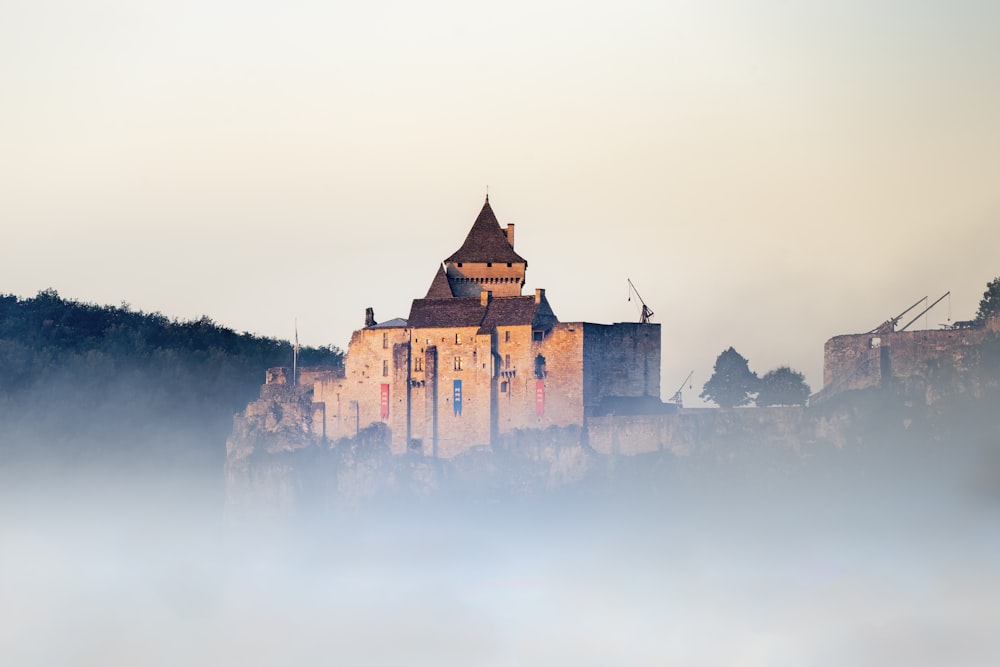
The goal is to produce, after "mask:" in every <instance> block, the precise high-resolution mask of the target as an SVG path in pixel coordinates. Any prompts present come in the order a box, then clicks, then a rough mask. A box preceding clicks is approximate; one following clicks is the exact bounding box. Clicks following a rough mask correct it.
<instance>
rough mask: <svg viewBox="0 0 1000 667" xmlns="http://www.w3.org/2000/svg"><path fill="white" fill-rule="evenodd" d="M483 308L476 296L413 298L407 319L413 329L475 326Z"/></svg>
mask: <svg viewBox="0 0 1000 667" xmlns="http://www.w3.org/2000/svg"><path fill="white" fill-rule="evenodd" d="M485 310H486V309H485V308H483V307H482V305H481V304H480V302H479V299H478V298H476V297H451V298H447V299H414V300H413V305H411V306H410V317H409V318H407V321H408V322H409V323H410V326H411V327H412V328H414V329H425V328H426V329H445V328H449V327H475V326H479V324H480V322H482V321H483V312H484V311H485Z"/></svg>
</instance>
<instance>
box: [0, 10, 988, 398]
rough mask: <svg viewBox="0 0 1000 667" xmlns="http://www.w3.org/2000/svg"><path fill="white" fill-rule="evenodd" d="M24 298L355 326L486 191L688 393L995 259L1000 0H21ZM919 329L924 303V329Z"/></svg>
mask: <svg viewBox="0 0 1000 667" xmlns="http://www.w3.org/2000/svg"><path fill="white" fill-rule="evenodd" d="M0 95H2V98H0V221H2V225H3V237H2V238H3V245H2V249H3V255H2V256H3V261H2V262H0V292H2V293H13V294H17V295H19V296H32V295H34V294H35V293H36V292H38V291H39V290H41V289H45V288H48V287H52V288H55V289H56V290H58V291H59V293H60V294H61V295H63V296H64V297H68V298H74V299H78V300H81V301H88V302H96V303H101V304H118V303H121V302H123V301H125V302H128V303H130V304H131V305H132V306H133V307H135V308H140V309H143V310H147V311H159V312H162V313H163V314H165V315H167V316H170V317H179V318H194V317H198V316H201V315H202V314H205V315H208V316H210V317H212V318H213V319H215V320H216V321H217V322H219V323H220V324H224V325H226V326H229V327H232V328H234V329H236V330H239V331H250V332H254V333H258V334H263V335H268V336H277V337H282V338H285V339H289V338H291V336H292V333H293V323H294V321H295V320H296V318H297V319H298V327H299V334H300V339H301V340H302V341H303V342H304V343H308V344H313V345H321V344H328V343H333V344H336V345H338V346H340V347H342V348H345V349H346V347H347V343H348V341H349V339H350V334H351V331H352V330H353V329H355V328H357V327H359V326H361V325H362V324H363V322H364V310H365V307H366V306H373V307H374V308H375V314H376V318H377V319H379V320H387V319H390V318H392V317H397V316H402V317H405V316H406V315H407V313H408V311H409V303H410V301H411V300H412V299H413V298H415V297H421V296H423V294H424V293H425V291H426V289H427V287H428V285H429V284H430V281H431V278H432V277H433V275H434V271H435V269H436V266H437V264H438V262H439V261H440V260H442V259H443V258H445V257H446V256H448V255H449V254H451V253H452V252H453V251H454V250H456V249H457V248H458V247H459V245H461V242H462V240H463V239H464V236H465V234H466V232H467V231H468V229H469V227H470V226H471V224H472V222H473V220H474V219H475V217H476V215H477V214H478V212H479V209H480V207H481V206H482V201H483V195H484V194H485V191H486V188H487V186H489V192H490V201H491V203H492V204H493V208H494V211H495V212H496V214H497V217H498V218H499V220H500V222H501V224H507V223H515V224H516V225H517V238H516V249H517V251H518V253H519V254H521V255H522V256H523V257H525V258H527V260H528V262H529V268H528V274H527V278H528V282H527V285H526V293H528V292H530V291H531V290H533V289H534V288H536V287H544V288H546V290H547V294H548V297H549V301H550V303H551V304H552V306H553V309H554V310H555V312H556V314H557V315H558V316H559V318H560V319H562V320H564V321H578V320H584V321H592V322H604V323H608V322H614V321H623V320H633V319H637V317H638V311H637V308H636V304H635V303H634V302H633V303H629V302H628V301H627V300H626V298H627V292H626V278H629V277H630V278H631V279H632V280H633V282H634V283H635V284H636V286H637V287H638V289H639V291H640V293H641V294H642V297H643V298H644V299H645V300H646V302H647V303H648V304H649V306H650V307H651V308H652V309H653V310H654V311H655V316H654V321H656V322H659V323H661V324H662V327H663V329H662V330H663V369H662V371H663V381H662V387H661V389H662V395H663V397H664V398H665V399H666V398H669V396H670V394H671V393H672V392H673V391H674V389H676V388H677V385H679V384H680V382H681V381H682V380H683V379H684V376H685V375H687V373H688V371H690V370H694V371H695V375H694V378H693V380H692V384H693V385H694V390H691V391H686V392H685V400H686V402H687V403H688V404H697V400H696V398H695V397H696V395H697V394H698V393H699V392H700V390H701V386H702V385H703V384H704V382H705V381H706V380H707V379H708V376H709V375H710V373H711V368H712V364H713V363H714V361H715V357H716V356H717V355H718V353H719V352H721V351H722V350H723V349H725V348H726V347H729V346H734V347H735V348H736V349H737V350H738V351H739V352H740V353H742V354H743V355H744V356H745V357H747V358H748V359H749V360H750V367H751V368H752V369H753V370H756V371H757V372H758V373H759V374H761V375H763V374H764V373H765V372H767V371H768V370H770V369H772V368H775V367H777V366H779V365H783V364H787V365H791V366H792V367H793V368H796V369H798V370H800V371H802V372H804V373H805V374H806V378H807V381H808V382H809V383H810V385H811V386H812V389H813V390H814V391H817V390H819V389H820V387H821V385H822V354H823V343H824V342H825V341H826V340H827V339H828V338H830V337H831V336H834V335H837V334H841V333H853V332H861V331H866V330H869V329H871V328H874V327H875V326H876V325H877V324H879V323H880V322H882V321H883V320H885V319H886V318H888V317H889V316H892V315H897V314H898V313H899V312H900V311H902V310H903V309H904V308H906V307H907V306H909V305H910V304H911V303H913V302H914V301H916V300H917V299H918V298H920V297H923V296H928V297H930V299H931V300H933V299H935V298H937V297H938V296H940V295H941V294H944V293H945V292H946V291H948V290H951V292H952V297H951V299H950V301H949V300H945V301H944V302H942V303H941V304H940V305H939V306H938V307H937V308H935V309H934V310H933V311H931V314H930V315H929V316H928V318H927V324H928V326H930V327H937V326H938V325H939V324H940V323H943V322H946V321H947V319H948V317H949V315H950V317H951V319H952V320H957V319H969V318H971V317H972V316H973V314H974V312H975V309H976V306H977V304H978V301H979V298H980V297H981V296H982V292H983V290H984V289H985V285H986V283H987V282H988V281H989V280H990V279H992V278H993V277H995V276H997V275H1000V256H998V252H997V251H998V250H1000V3H996V2H995V1H992V0H983V1H974V0H956V1H950V2H933V3H932V2H920V1H908V2H903V1H901V0H900V1H888V0H875V1H872V0H868V1H864V2H861V1H855V0H840V1H837V2H823V3H817V2H779V1H778V0H760V1H758V2H737V1H735V0H730V1H714V2H713V1H699V2H694V1H691V2H682V1H669V0H659V1H657V2H629V1H624V2H623V1H619V2H615V3H600V4H598V3H585V2H539V1H532V2H521V1H520V0H513V1H508V2H504V3H491V4H490V5H479V4H477V3H470V2H439V1H434V0H430V1H427V2H422V3H405V2H363V3H362V2H358V3H353V2H350V3H335V2H311V1H307V0H298V1H285V2H280V3H279V2H252V1H246V0H244V1H242V2H222V1H202V2H186V1H180V2H179V1H176V0H175V1H172V2H141V1H137V0H128V1H126V0H121V1H110V0H95V1H90V2H75V1H66V2H49V1H45V0H41V1H39V0H34V1H25V2H21V1H18V0H13V1H12V0H0ZM920 325H923V319H922V320H921V322H920Z"/></svg>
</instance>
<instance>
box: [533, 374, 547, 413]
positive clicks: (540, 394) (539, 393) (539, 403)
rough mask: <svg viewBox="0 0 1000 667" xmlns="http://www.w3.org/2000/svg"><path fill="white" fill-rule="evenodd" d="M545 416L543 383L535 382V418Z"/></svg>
mask: <svg viewBox="0 0 1000 667" xmlns="http://www.w3.org/2000/svg"><path fill="white" fill-rule="evenodd" d="M544 414H545V382H544V381H543V380H535V416H537V417H541V416H542V415H544Z"/></svg>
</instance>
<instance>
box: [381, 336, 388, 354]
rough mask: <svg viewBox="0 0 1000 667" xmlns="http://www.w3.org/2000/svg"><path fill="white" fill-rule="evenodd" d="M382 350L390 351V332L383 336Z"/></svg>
mask: <svg viewBox="0 0 1000 667" xmlns="http://www.w3.org/2000/svg"><path fill="white" fill-rule="evenodd" d="M382 349H383V350H388V349H389V333H388V332H386V333H383V334H382Z"/></svg>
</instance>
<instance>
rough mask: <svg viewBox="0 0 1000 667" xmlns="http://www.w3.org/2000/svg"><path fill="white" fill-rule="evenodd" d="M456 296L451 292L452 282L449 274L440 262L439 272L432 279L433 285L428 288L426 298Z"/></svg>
mask: <svg viewBox="0 0 1000 667" xmlns="http://www.w3.org/2000/svg"><path fill="white" fill-rule="evenodd" d="M452 296H454V294H452V292H451V283H449V282H448V274H446V273H445V272H444V266H443V265H441V264H438V270H437V273H435V274H434V280H432V281H431V287H430V289H428V290H427V296H425V297H424V298H425V299H448V298H451V297H452Z"/></svg>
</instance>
